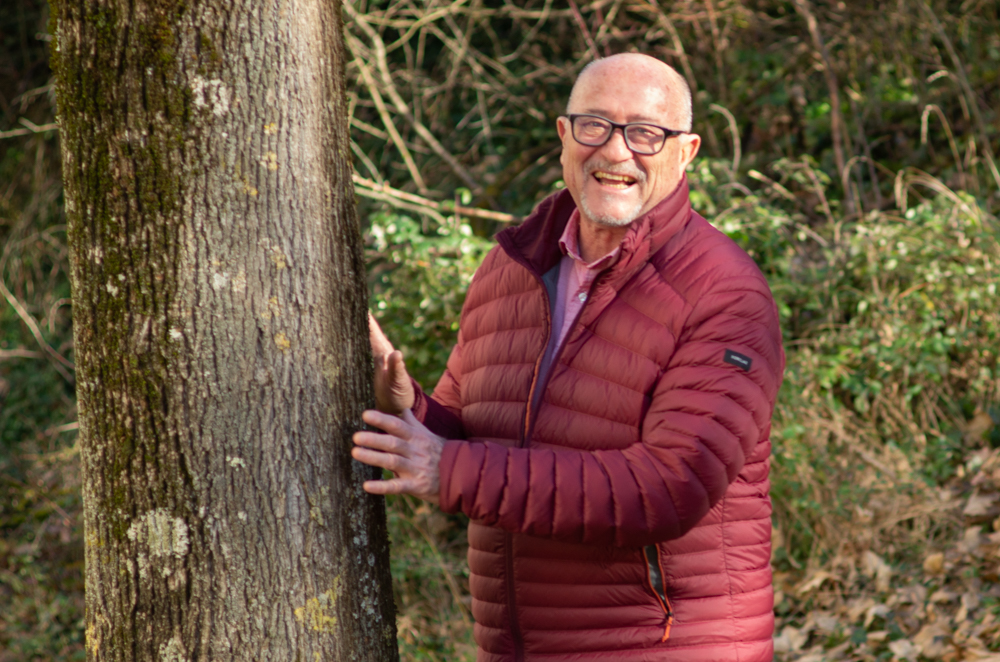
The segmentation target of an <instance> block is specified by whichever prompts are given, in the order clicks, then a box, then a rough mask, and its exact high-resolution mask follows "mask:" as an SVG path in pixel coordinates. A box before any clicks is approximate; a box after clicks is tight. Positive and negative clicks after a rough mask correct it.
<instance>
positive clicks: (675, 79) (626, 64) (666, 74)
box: [566, 53, 693, 131]
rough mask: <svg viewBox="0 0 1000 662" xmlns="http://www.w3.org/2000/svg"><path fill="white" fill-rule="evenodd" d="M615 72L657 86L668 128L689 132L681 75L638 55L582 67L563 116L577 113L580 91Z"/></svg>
mask: <svg viewBox="0 0 1000 662" xmlns="http://www.w3.org/2000/svg"><path fill="white" fill-rule="evenodd" d="M617 73H622V74H628V75H639V76H641V77H642V78H643V79H645V80H647V81H652V82H655V83H656V84H657V85H658V86H661V87H662V88H663V90H664V92H665V93H666V96H667V97H668V98H669V106H670V108H669V114H670V118H669V119H670V121H671V126H670V127H669V128H671V129H679V130H681V131H691V128H692V124H693V111H692V109H691V88H690V87H688V84H687V81H686V80H684V76H681V75H680V74H679V73H677V70H675V69H674V68H673V67H671V66H670V65H669V64H666V63H664V62H661V61H660V60H657V59H656V58H655V57H650V56H648V55H642V54H641V53H619V54H618V55H612V56H610V57H605V58H601V59H600V60H594V61H593V62H591V63H590V64H588V65H587V66H585V67H584V68H583V70H582V71H581V72H580V75H579V76H577V78H576V82H575V83H574V84H573V91H572V92H571V93H570V95H569V103H567V104H566V113H567V114H569V113H576V112H580V109H579V108H577V107H576V106H577V105H579V98H580V96H581V90H584V89H586V88H587V87H588V86H589V85H591V84H594V83H596V81H598V80H599V79H601V78H603V77H604V76H606V75H610V76H615V75H616V74H617Z"/></svg>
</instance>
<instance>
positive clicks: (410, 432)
mask: <svg viewBox="0 0 1000 662" xmlns="http://www.w3.org/2000/svg"><path fill="white" fill-rule="evenodd" d="M362 418H363V419H364V421H365V423H367V424H368V425H371V426H374V427H377V428H380V429H382V430H385V432H387V433H388V434H379V433H378V432H367V431H361V432H355V433H354V443H355V447H354V448H353V449H352V450H351V456H352V457H354V459H355V460H357V461H358V462H364V463H365V464H370V465H371V466H373V467H381V468H382V469H388V470H389V471H391V472H392V473H393V474H395V477H394V478H392V479H390V480H368V481H365V484H364V488H365V492H368V493H370V494H412V495H413V496H415V497H419V498H421V499H424V500H425V501H430V502H431V503H435V504H436V503H437V502H438V490H439V489H440V485H441V481H440V472H439V469H438V464H439V463H440V461H441V449H442V447H443V446H444V439H442V438H441V437H439V436H437V435H436V434H434V433H433V432H431V431H430V430H428V429H427V428H425V427H424V426H423V424H421V423H420V421H418V420H417V419H416V418H414V416H413V412H411V411H410V410H409V409H406V410H404V411H403V414H402V416H399V417H396V416H391V415H389V414H383V413H381V412H377V411H374V410H371V409H369V410H368V411H366V412H365V413H364V414H362Z"/></svg>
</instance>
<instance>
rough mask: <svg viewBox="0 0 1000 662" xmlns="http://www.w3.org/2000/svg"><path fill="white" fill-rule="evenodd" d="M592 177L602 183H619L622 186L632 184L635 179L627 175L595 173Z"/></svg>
mask: <svg viewBox="0 0 1000 662" xmlns="http://www.w3.org/2000/svg"><path fill="white" fill-rule="evenodd" d="M594 177H596V178H597V179H600V180H602V181H609V182H621V183H622V184H634V183H635V177H629V176H628V175H615V174H612V173H610V172H596V173H594Z"/></svg>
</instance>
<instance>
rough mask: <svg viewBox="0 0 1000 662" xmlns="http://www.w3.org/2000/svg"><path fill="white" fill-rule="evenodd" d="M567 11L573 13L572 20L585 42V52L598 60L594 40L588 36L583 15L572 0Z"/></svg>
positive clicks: (588, 32)
mask: <svg viewBox="0 0 1000 662" xmlns="http://www.w3.org/2000/svg"><path fill="white" fill-rule="evenodd" d="M569 10H570V11H571V12H573V20H574V21H576V24H577V26H579V28H580V34H582V35H583V40H584V41H585V42H587V50H589V51H590V57H591V58H592V59H594V60H600V59H601V54H600V53H599V52H598V51H597V44H595V43H594V38H593V37H591V36H590V30H588V29H587V23H586V21H584V20H583V14H581V13H580V9H579V7H577V6H576V2H574V1H573V0H569Z"/></svg>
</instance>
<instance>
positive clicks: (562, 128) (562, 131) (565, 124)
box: [556, 117, 569, 143]
mask: <svg viewBox="0 0 1000 662" xmlns="http://www.w3.org/2000/svg"><path fill="white" fill-rule="evenodd" d="M556 131H558V132H559V139H560V140H562V141H563V142H564V143H565V142H566V134H567V133H568V132H569V118H566V117H557V118H556Z"/></svg>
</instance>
